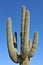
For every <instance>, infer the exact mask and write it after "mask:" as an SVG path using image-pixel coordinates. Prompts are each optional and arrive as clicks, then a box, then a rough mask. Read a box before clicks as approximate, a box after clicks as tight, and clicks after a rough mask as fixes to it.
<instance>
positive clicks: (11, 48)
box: [7, 18, 18, 63]
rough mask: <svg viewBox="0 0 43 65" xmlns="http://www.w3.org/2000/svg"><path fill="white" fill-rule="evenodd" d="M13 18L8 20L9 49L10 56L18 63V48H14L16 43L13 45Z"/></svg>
mask: <svg viewBox="0 0 43 65" xmlns="http://www.w3.org/2000/svg"><path fill="white" fill-rule="evenodd" d="M11 23H12V22H11V19H10V18H8V20H7V43H8V51H9V56H10V58H11V59H12V60H13V61H15V62H16V63H17V62H18V59H17V55H18V52H17V49H16V48H14V45H13V36H12V29H11V28H12V26H11Z"/></svg>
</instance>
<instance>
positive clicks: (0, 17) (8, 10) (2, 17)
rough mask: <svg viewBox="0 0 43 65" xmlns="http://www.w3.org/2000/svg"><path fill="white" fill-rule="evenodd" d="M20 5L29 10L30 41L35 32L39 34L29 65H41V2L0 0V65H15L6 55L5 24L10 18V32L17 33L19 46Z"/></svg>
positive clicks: (42, 51)
mask: <svg viewBox="0 0 43 65" xmlns="http://www.w3.org/2000/svg"><path fill="white" fill-rule="evenodd" d="M22 5H25V7H26V9H28V10H30V39H33V35H34V32H35V31H38V33H39V39H38V48H37V52H36V54H35V55H34V57H33V58H32V59H31V61H30V65H43V0H0V65H17V64H16V63H14V62H13V61H12V60H11V59H10V58H9V55H8V49H7V39H6V23H7V18H8V17H11V18H12V21H13V22H12V31H13V33H14V32H15V31H16V32H17V34H18V45H19V46H20V29H21V28H20V26H21V8H22ZM19 49H20V47H18V50H19ZM18 65H19V64H18Z"/></svg>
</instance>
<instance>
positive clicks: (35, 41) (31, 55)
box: [28, 32, 38, 57]
mask: <svg viewBox="0 0 43 65" xmlns="http://www.w3.org/2000/svg"><path fill="white" fill-rule="evenodd" d="M37 44H38V33H37V32H35V33H34V39H33V45H32V48H31V50H30V52H29V54H28V56H29V57H33V55H34V54H35V52H36V49H37Z"/></svg>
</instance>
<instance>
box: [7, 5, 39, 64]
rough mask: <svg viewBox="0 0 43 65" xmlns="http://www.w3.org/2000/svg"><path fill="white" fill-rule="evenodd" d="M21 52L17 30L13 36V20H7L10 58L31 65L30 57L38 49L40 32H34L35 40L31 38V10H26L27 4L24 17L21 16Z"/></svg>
mask: <svg viewBox="0 0 43 65" xmlns="http://www.w3.org/2000/svg"><path fill="white" fill-rule="evenodd" d="M21 21H22V23H21V32H20V36H21V47H20V49H21V52H20V55H19V54H18V50H17V32H14V36H12V25H11V24H12V20H11V18H8V20H7V43H8V52H9V56H10V58H11V59H12V60H13V61H14V62H16V63H20V65H30V58H32V57H33V56H34V54H35V52H36V49H37V43H38V33H37V32H35V33H34V38H33V42H32V41H31V40H29V27H30V11H29V10H26V8H25V6H23V7H22V18H21Z"/></svg>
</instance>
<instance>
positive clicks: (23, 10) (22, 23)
mask: <svg viewBox="0 0 43 65" xmlns="http://www.w3.org/2000/svg"><path fill="white" fill-rule="evenodd" d="M24 24H25V6H23V7H22V17H21V56H22V55H23V46H24Z"/></svg>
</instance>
